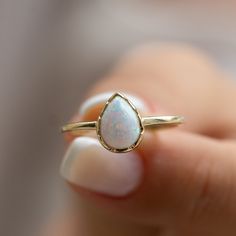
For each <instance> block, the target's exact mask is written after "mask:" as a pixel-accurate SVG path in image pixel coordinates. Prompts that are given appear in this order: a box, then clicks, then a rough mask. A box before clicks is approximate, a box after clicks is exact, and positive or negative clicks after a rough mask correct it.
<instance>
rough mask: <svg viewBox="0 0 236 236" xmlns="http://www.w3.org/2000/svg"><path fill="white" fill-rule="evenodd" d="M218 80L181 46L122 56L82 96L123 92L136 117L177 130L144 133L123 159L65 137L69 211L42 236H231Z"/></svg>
mask: <svg viewBox="0 0 236 236" xmlns="http://www.w3.org/2000/svg"><path fill="white" fill-rule="evenodd" d="M226 77H227V76H226V75H225V74H224V73H223V72H222V71H221V70H220V69H218V68H217V67H216V66H215V65H214V64H212V63H211V61H210V60H209V59H208V58H207V57H206V56H205V55H204V54H203V53H201V52H199V51H197V50H195V49H192V48H191V47H187V46H183V45H170V44H163V45H159V46H156V45H148V46H143V47H140V48H138V49H136V50H133V51H131V52H130V53H129V54H127V55H126V56H125V57H124V58H123V59H122V60H121V61H120V63H118V65H117V66H116V67H115V68H114V69H113V70H112V71H111V72H110V73H109V74H108V75H107V76H106V78H105V79H103V80H101V81H99V82H98V84H96V85H95V86H94V87H93V88H92V89H91V91H90V92H89V94H88V97H91V96H95V95H97V94H100V93H104V92H109V91H120V92H122V91H123V92H124V93H125V94H132V95H134V96H135V97H136V98H137V101H138V102H139V105H140V109H141V110H140V112H141V113H142V114H144V115H161V114H165V115H183V116H185V118H186V124H184V125H182V126H181V127H179V128H174V129H166V130H157V131H152V132H149V131H146V132H145V136H144V140H143V141H142V143H141V144H140V146H139V147H138V148H137V149H136V150H135V151H133V152H130V153H126V154H113V153H110V152H109V151H107V150H105V149H104V148H103V147H101V146H100V145H99V144H98V143H97V141H96V139H93V137H90V138H87V139H84V138H80V137H79V138H77V139H76V140H75V141H72V139H71V137H70V136H69V137H68V136H67V137H66V139H67V140H68V141H69V143H70V145H71V146H70V147H69V151H67V154H66V158H65V159H64V161H63V164H62V168H61V172H62V175H63V177H64V178H65V179H66V180H67V182H68V183H69V185H70V186H71V187H72V188H71V189H72V190H73V191H74V192H75V194H74V195H73V198H72V205H73V207H72V209H71V208H69V210H68V212H69V213H68V212H67V215H66V217H63V219H62V220H61V222H60V223H58V222H57V223H55V224H54V226H53V227H50V228H51V229H53V230H52V231H53V232H52V231H50V233H49V235H54V234H55V235H57V236H58V235H68V236H72V235H81V236H100V235H102V236H106V235H109V236H118V235H122V236H126V235H134V236H139V235H145V236H146V235H152V236H159V235H161V236H169V235H170V236H172V235H181V236H185V235H187V236H189V235H191V236H195V235H197V236H199V235H206V236H210V235H227V236H229V235H236V142H235V140H234V138H235V137H236V109H234V102H235V101H236V84H235V82H234V81H231V80H229V79H228V78H226ZM104 96H105V95H104ZM134 100H135V99H134ZM101 101H102V100H101ZM134 102H135V101H134ZM102 105H104V102H99V99H97V102H93V103H90V105H88V104H87V105H86V106H85V107H84V108H83V110H82V111H81V112H80V114H76V115H75V117H74V118H73V119H74V120H77V121H78V120H96V119H97V117H98V115H99V113H100V111H101V107H102ZM94 140H95V141H94ZM88 144H89V145H88Z"/></svg>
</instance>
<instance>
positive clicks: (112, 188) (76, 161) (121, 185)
mask: <svg viewBox="0 0 236 236" xmlns="http://www.w3.org/2000/svg"><path fill="white" fill-rule="evenodd" d="M61 175H62V176H63V177H64V178H65V179H66V180H67V181H68V182H71V183H73V184H75V185H77V186H80V187H83V188H86V189H88V190H91V191H94V192H98V193H102V194H106V195H110V196H116V197H121V196H125V195H127V194H129V193H131V192H132V191H134V190H135V189H136V188H137V187H138V186H139V184H140V182H141V179H142V176H143V164H142V160H141V157H140V156H139V155H138V154H137V153H136V152H128V153H112V152H110V151H108V150H106V149H105V148H103V147H102V146H101V144H100V143H99V141H98V140H96V139H94V138H90V137H79V138H76V139H75V140H74V141H73V142H72V143H71V145H70V146H69V148H68V150H67V152H66V154H65V157H64V159H63V162H62V165H61Z"/></svg>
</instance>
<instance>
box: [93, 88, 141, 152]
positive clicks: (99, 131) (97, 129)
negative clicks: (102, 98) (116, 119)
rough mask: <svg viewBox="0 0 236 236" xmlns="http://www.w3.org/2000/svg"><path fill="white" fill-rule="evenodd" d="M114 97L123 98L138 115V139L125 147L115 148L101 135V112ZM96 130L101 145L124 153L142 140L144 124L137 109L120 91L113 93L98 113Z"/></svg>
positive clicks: (112, 150)
mask: <svg viewBox="0 0 236 236" xmlns="http://www.w3.org/2000/svg"><path fill="white" fill-rule="evenodd" d="M116 97H120V98H122V99H124V100H125V101H126V102H127V103H128V105H130V107H131V108H132V110H133V111H134V112H135V113H136V115H137V117H138V120H139V128H140V133H139V137H138V139H137V140H136V141H135V143H133V144H132V145H131V146H129V147H127V148H115V147H111V146H110V145H108V144H107V143H106V142H105V140H104V139H103V137H102V135H101V121H102V117H103V114H104V112H105V111H106V109H107V107H108V106H109V104H110V103H111V102H112V100H113V99H114V98H116ZM96 131H97V136H98V140H99V142H100V143H101V145H102V146H103V147H104V148H106V149H107V150H109V151H111V152H115V153H125V152H130V151H132V150H133V149H134V148H136V147H137V146H138V145H139V144H140V142H141V140H142V137H143V133H144V126H143V123H142V119H141V116H140V114H139V112H138V110H137V109H136V107H135V106H134V105H133V104H132V103H131V102H130V101H129V99H128V98H126V97H125V96H124V95H123V94H121V93H118V92H117V93H115V94H113V95H112V96H111V97H110V98H109V99H108V101H107V102H106V104H105V106H104V108H103V110H102V112H101V113H100V115H99V117H98V120H97V125H96Z"/></svg>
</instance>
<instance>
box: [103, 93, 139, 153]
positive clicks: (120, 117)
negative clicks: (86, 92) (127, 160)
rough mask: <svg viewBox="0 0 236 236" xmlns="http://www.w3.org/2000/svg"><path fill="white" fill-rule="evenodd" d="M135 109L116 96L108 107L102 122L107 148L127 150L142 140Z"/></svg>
mask: <svg viewBox="0 0 236 236" xmlns="http://www.w3.org/2000/svg"><path fill="white" fill-rule="evenodd" d="M140 123H141V122H140V118H139V116H138V115H137V113H136V111H135V110H134V108H133V107H132V106H131V105H130V104H129V102H128V101H126V100H125V99H124V98H123V97H122V96H120V95H119V94H116V95H115V96H114V97H113V99H112V100H111V101H110V103H109V104H108V105H107V106H106V108H105V110H104V112H103V114H102V117H101V121H100V136H101V138H102V139H103V141H104V142H105V143H106V145H107V146H109V147H111V148H114V149H127V148H129V147H131V146H132V145H134V144H135V143H136V142H137V141H138V140H139V138H140V135H141V131H142V127H141V125H140Z"/></svg>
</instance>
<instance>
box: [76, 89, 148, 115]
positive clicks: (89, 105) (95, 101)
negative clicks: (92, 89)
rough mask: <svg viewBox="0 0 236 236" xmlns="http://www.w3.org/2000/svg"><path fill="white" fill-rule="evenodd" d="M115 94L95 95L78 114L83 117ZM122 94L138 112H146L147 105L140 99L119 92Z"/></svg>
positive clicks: (83, 105) (82, 106)
mask: <svg viewBox="0 0 236 236" xmlns="http://www.w3.org/2000/svg"><path fill="white" fill-rule="evenodd" d="M114 93H115V92H113V91H111V92H106V93H100V94H97V95H95V96H93V97H91V98H89V99H87V100H86V101H85V102H84V103H83V104H82V105H81V107H80V109H79V114H80V115H84V114H86V113H87V111H88V110H90V109H91V108H93V107H94V106H96V105H98V104H101V103H105V102H106V101H107V100H108V99H109V98H110V97H111V96H112V95H113V94H114ZM121 93H122V94H124V95H125V96H126V97H127V98H128V99H129V100H130V101H131V102H132V104H133V105H134V106H135V107H136V108H137V109H138V110H140V111H144V112H145V111H146V110H147V104H145V102H144V101H143V100H142V99H141V98H138V97H137V96H136V95H133V94H130V93H127V92H121Z"/></svg>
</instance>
